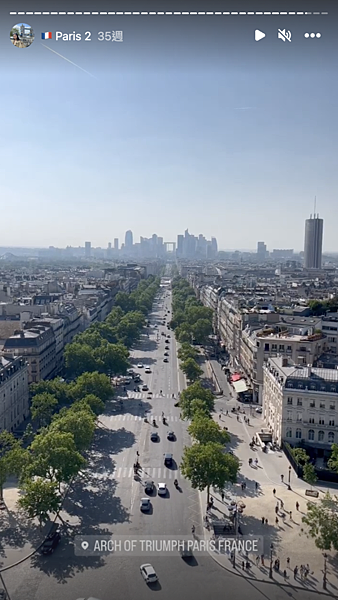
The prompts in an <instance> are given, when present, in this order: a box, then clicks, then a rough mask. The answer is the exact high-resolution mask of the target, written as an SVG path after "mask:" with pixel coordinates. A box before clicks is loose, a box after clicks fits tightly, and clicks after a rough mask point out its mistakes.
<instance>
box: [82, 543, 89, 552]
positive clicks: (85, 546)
mask: <svg viewBox="0 0 338 600" xmlns="http://www.w3.org/2000/svg"><path fill="white" fill-rule="evenodd" d="M88 546H89V544H88V542H82V543H81V548H82V550H87V549H88Z"/></svg>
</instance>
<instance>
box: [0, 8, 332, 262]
mask: <svg viewBox="0 0 338 600" xmlns="http://www.w3.org/2000/svg"><path fill="white" fill-rule="evenodd" d="M24 20H28V18H27V17H24ZM16 22H18V19H15V17H14V19H13V17H10V18H9V20H8V21H7V23H6V27H7V30H8V36H9V29H10V27H12V26H13V25H14V24H15V23H16ZM28 22H29V24H30V25H32V26H33V29H34V31H35V34H36V39H35V41H34V43H33V45H32V46H31V47H30V48H28V49H19V48H14V47H13V46H12V44H11V42H10V40H9V37H8V41H7V38H6V39H5V41H4V37H5V33H4V31H3V29H4V27H3V26H1V28H2V42H1V44H0V50H1V53H2V56H3V59H2V65H1V67H0V68H1V82H2V85H1V87H2V89H1V95H0V98H1V101H0V109H1V115H2V127H1V134H2V135H1V142H0V159H1V172H2V174H1V178H0V198H1V201H0V202H1V225H2V226H1V238H0V245H1V246H4V245H12V246H15V245H20V246H24V245H27V246H48V245H54V246H59V247H63V246H66V245H73V246H78V245H84V242H85V241H86V240H90V241H91V242H92V245H94V246H102V247H106V246H107V244H108V242H113V238H115V237H118V238H119V239H120V242H121V241H124V234H125V231H126V230H127V229H131V230H132V231H133V233H134V241H139V236H140V235H142V236H145V237H150V236H151V234H152V233H154V232H156V233H157V234H158V235H160V236H163V237H164V239H165V241H173V240H176V236H177V234H178V233H183V232H184V230H185V229H186V228H187V227H188V228H189V231H190V232H191V233H194V234H196V235H198V234H199V233H203V234H204V235H205V236H206V237H207V238H210V237H211V236H215V237H216V238H217V239H218V245H219V248H220V249H226V248H255V247H256V244H257V241H258V240H264V241H265V242H266V243H267V245H268V248H269V249H270V250H272V249H273V248H294V249H296V250H300V249H302V248H303V239H304V220H305V218H308V217H309V215H310V213H311V212H313V200H314V196H315V195H316V196H317V211H318V212H319V213H320V216H321V217H323V218H324V248H325V249H326V250H328V251H334V250H338V243H337V241H336V240H337V226H338V210H337V189H338V175H337V64H336V61H337V59H336V57H334V58H333V57H332V53H331V57H330V60H328V61H326V63H325V62H324V61H323V56H324V42H325V39H324V41H322V40H321V42H320V43H322V47H319V45H317V48H318V54H316V52H317V49H314V46H311V48H310V46H307V47H305V46H304V43H305V41H304V39H302V35H301V31H302V27H301V28H300V29H299V32H300V33H299V37H298V40H297V37H295V38H294V40H293V44H294V45H293V46H292V44H289V45H288V44H287V46H288V47H285V44H283V43H282V42H281V41H280V40H279V41H278V40H277V37H276V26H275V24H274V25H273V27H272V29H271V36H270V37H271V39H268V38H269V36H267V39H265V40H262V41H261V42H259V43H257V42H256V43H255V42H254V41H253V33H252V32H253V29H254V27H253V23H252V24H250V27H249V28H247V29H246V30H245V32H244V33H245V36H246V37H245V40H246V43H245V44H244V45H241V44H240V43H238V46H236V45H235V38H236V36H234V35H233V37H231V43H230V44H229V43H228V42H229V38H230V33H229V36H228V37H227V43H228V45H226V44H225V42H224V30H223V31H222V30H221V29H220V28H217V27H216V29H215V27H214V24H215V21H214V22H213V26H212V27H211V26H210V21H209V23H208V24H207V26H206V27H204V26H202V25H201V21H200V22H199V25H198V27H196V28H195V29H193V28H191V29H189V31H188V30H186V31H184V27H181V26H179V27H178V26H177V21H176V23H172V24H171V25H170V27H168V26H167V27H166V29H165V30H164V29H163V30H162V31H161V28H160V27H158V22H157V25H156V27H151V26H150V23H149V21H148V23H147V26H146V27H145V26H144V25H143V23H145V21H143V23H141V22H140V21H138V22H136V21H134V22H133V27H132V28H131V25H130V24H131V21H127V18H126V17H125V20H124V21H121V22H120V23H118V24H116V23H114V29H117V27H118V28H119V29H123V30H124V42H123V43H122V44H117V43H115V44H112V43H110V44H109V43H103V44H101V45H100V43H98V42H97V41H96V40H95V41H94V40H93V44H92V45H91V46H89V45H87V46H85V44H84V42H80V43H78V44H76V43H71V42H68V43H62V42H56V41H55V39H53V40H46V41H42V40H41V31H48V30H50V31H52V32H53V38H54V37H55V36H54V33H55V30H56V29H60V30H61V31H73V30H76V31H81V32H82V33H83V32H84V31H86V30H87V28H88V27H90V28H91V30H92V31H93V32H94V34H93V37H95V35H96V32H97V31H98V30H99V25H98V22H96V23H95V25H93V22H91V23H90V24H88V22H87V23H83V22H82V23H81V26H79V23H78V22H77V23H75V22H74V23H73V22H72V23H69V26H67V27H65V23H66V21H63V22H62V23H60V22H59V23H56V22H55V21H54V22H52V21H51V20H50V19H49V21H48V20H47V18H44V21H42V20H40V21H37V20H35V18H33V19H31V21H28ZM67 23H68V22H67ZM266 25H267V23H266V22H265V23H264V26H263V25H260V27H261V29H263V30H267V31H268V29H267V28H266ZM278 26H280V25H279V24H278ZM286 26H288V27H290V28H291V27H292V26H293V23H292V22H291V25H288V23H286ZM222 27H224V25H222ZM111 28H112V27H111V24H110V26H109V27H108V26H107V25H106V29H108V30H109V29H111ZM303 29H304V28H303ZM232 33H233V32H232ZM244 33H243V35H244ZM293 34H294V32H293ZM6 35H7V34H6ZM249 35H250V40H249V37H248V36H249ZM294 35H295V34H294ZM237 37H239V36H237ZM323 37H324V38H325V36H323ZM241 39H242V38H240V39H239V40H237V41H239V42H240V41H241ZM243 39H244V38H243ZM249 41H250V43H249ZM188 42H189V43H188ZM307 43H308V44H313V45H314V44H316V43H317V44H319V42H317V41H312V40H308V41H307ZM42 44H45V45H46V46H48V47H49V48H51V49H53V50H54V51H55V52H58V53H60V54H62V56H64V57H66V58H68V59H69V60H71V61H73V62H75V63H76V64H78V65H79V66H81V67H82V68H83V69H86V70H88V71H89V72H90V73H91V74H93V75H94V76H95V78H94V77H91V76H90V75H88V74H86V73H84V72H82V71H80V70H79V69H77V68H76V67H75V66H73V65H72V64H70V63H69V62H66V61H65V60H63V59H62V58H61V57H59V56H57V55H56V54H55V53H52V52H51V51H50V50H48V48H46V47H44V46H43V45H42ZM264 44H265V46H264ZM269 44H270V45H269ZM326 51H327V53H328V54H329V52H328V49H327V48H326ZM4 53H5V55H4ZM336 55H337V52H336Z"/></svg>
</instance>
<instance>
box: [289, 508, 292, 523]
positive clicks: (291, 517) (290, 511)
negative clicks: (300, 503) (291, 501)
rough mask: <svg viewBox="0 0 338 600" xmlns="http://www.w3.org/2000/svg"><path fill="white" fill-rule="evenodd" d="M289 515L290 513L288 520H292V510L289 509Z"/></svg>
mask: <svg viewBox="0 0 338 600" xmlns="http://www.w3.org/2000/svg"><path fill="white" fill-rule="evenodd" d="M289 515H290V521H292V510H290V512H289Z"/></svg>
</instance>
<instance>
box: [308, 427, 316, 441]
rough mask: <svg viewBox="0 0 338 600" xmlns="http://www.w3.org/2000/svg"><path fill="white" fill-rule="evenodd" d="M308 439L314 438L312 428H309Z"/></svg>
mask: <svg viewBox="0 0 338 600" xmlns="http://www.w3.org/2000/svg"><path fill="white" fill-rule="evenodd" d="M308 439H309V440H310V441H313V440H314V439H315V432H314V431H313V429H309V433H308Z"/></svg>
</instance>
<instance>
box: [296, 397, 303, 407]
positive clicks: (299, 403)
mask: <svg viewBox="0 0 338 600" xmlns="http://www.w3.org/2000/svg"><path fill="white" fill-rule="evenodd" d="M297 406H303V399H302V398H297Z"/></svg>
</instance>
